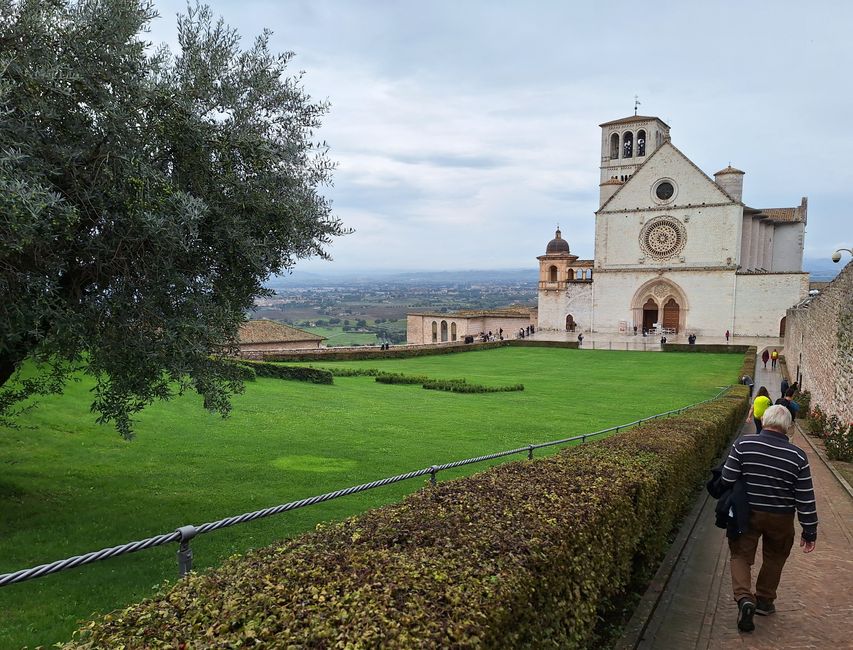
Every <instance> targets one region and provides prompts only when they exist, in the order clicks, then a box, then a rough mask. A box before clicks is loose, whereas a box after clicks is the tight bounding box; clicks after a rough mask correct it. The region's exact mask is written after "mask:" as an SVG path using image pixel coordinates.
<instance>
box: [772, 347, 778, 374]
mask: <svg viewBox="0 0 853 650" xmlns="http://www.w3.org/2000/svg"><path fill="white" fill-rule="evenodd" d="M778 360H779V350H776V349H774V350H773V352H771V353H770V367H771V368H773V370H776V362H777V361H778Z"/></svg>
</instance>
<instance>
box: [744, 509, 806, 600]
mask: <svg viewBox="0 0 853 650" xmlns="http://www.w3.org/2000/svg"><path fill="white" fill-rule="evenodd" d="M759 539H761V557H762V562H761V571H759V572H758V580H757V581H756V583H755V597H756V598H760V599H761V600H764V601H769V602H773V601H774V600H776V588H777V587H778V586H779V579H780V578H781V577H782V567H784V566H785V561H786V560H787V559H788V555H789V554H790V552H791V547H792V546H793V545H794V513H793V512H790V513H787V514H776V513H772V512H761V511H758V510H753V511H752V512H751V513H750V515H749V532H748V533H745V534H743V535H741V536H740V537H738V538H737V539H735V540H731V539H730V540H729V550H730V551H731V554H732V558H731V568H732V591H733V592H734V596H735V600H736V601H738V600H740V599H741V598H749V599H750V600H752V599H753V595H752V565H753V563H754V562H755V551H756V549H757V548H758V540H759Z"/></svg>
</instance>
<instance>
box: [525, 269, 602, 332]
mask: <svg viewBox="0 0 853 650" xmlns="http://www.w3.org/2000/svg"><path fill="white" fill-rule="evenodd" d="M593 283H594V281H593V282H585V283H577V284H569V286H568V289H567V290H566V291H565V292H562V291H541V292H540V293H539V325H538V327H539V329H544V330H558V331H561V332H563V331H565V330H566V316H567V315H569V314H571V316H572V318H573V319H574V322H575V323H576V325H577V327H576V331H579V332H580V331H589V330H590V329H591V327H592V285H593Z"/></svg>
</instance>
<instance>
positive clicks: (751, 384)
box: [740, 375, 755, 397]
mask: <svg viewBox="0 0 853 650" xmlns="http://www.w3.org/2000/svg"><path fill="white" fill-rule="evenodd" d="M740 383H742V384H743V385H744V386H749V396H750V397H752V389H753V388H754V387H755V382H754V381H752V377H750V376H749V375H744V376H743V377H741V378H740Z"/></svg>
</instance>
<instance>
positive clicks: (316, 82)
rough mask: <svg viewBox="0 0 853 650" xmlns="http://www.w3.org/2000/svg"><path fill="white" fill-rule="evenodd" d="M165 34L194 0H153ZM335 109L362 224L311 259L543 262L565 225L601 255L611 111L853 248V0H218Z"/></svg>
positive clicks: (812, 246)
mask: <svg viewBox="0 0 853 650" xmlns="http://www.w3.org/2000/svg"><path fill="white" fill-rule="evenodd" d="M155 2H156V6H157V8H158V10H159V12H160V14H161V17H160V18H159V19H158V20H157V21H155V23H154V25H153V26H152V32H151V38H152V40H155V41H165V42H168V43H172V44H174V42H175V15H176V13H177V12H178V11H183V10H184V8H185V7H186V3H185V2H183V1H177V0H155ZM209 4H210V5H211V6H212V8H213V9H214V11H215V13H218V14H219V15H221V16H223V17H224V18H225V20H226V22H227V23H229V24H230V25H232V26H234V27H235V28H237V29H238V31H239V32H240V34H241V35H243V38H244V42H245V43H246V44H247V45H248V44H249V43H250V42H251V38H253V37H254V36H255V35H257V34H258V33H259V32H260V31H261V30H262V29H264V28H269V29H271V30H273V32H274V36H273V40H272V43H273V46H274V48H275V49H277V50H280V51H284V50H292V51H294V52H295V53H296V55H297V56H296V58H295V59H294V68H293V69H294V71H297V70H304V71H305V73H306V75H305V85H306V87H307V89H308V91H309V92H310V93H311V95H312V96H313V97H315V98H316V99H327V100H328V101H329V102H330V103H331V110H330V112H329V114H328V116H327V117H326V120H325V122H324V127H323V129H322V131H321V133H320V137H321V138H322V139H325V140H326V141H327V142H328V143H329V145H330V147H331V156H332V158H333V159H335V160H336V161H337V163H338V169H337V171H336V173H335V184H334V187H333V188H331V189H330V190H329V191H328V192H329V195H330V196H331V197H332V199H333V201H334V207H335V211H336V213H337V215H338V216H339V217H340V218H341V219H342V220H343V221H344V222H345V224H346V225H348V226H350V227H351V228H354V229H355V233H354V234H352V235H349V236H347V237H344V238H342V239H339V240H337V241H336V242H335V244H334V245H333V246H332V247H331V249H330V252H331V253H332V255H333V257H334V262H332V263H329V262H324V261H322V260H312V261H304V262H300V263H299V264H298V266H297V268H298V269H301V270H305V271H312V272H327V271H345V270H354V269H362V270H367V269H370V270H374V269H377V270H378V269H381V270H395V269H430V270H437V269H448V270H449V269H469V268H470V269H474V268H476V269H489V268H523V267H535V265H536V260H535V257H536V255H540V254H542V253H543V252H544V248H545V244H546V243H547V242H548V240H549V239H551V237H553V234H554V229H555V226H556V224H557V223H559V224H560V227H561V228H562V230H563V236H564V237H565V238H566V239H568V240H569V243H570V245H571V247H572V252H573V253H575V254H578V255H580V256H581V257H592V256H593V235H594V211H595V210H596V208H597V207H598V174H599V170H598V165H599V156H600V151H599V148H600V137H601V135H600V129H599V127H598V125H599V124H600V123H601V122H605V121H608V120H612V119H617V118H620V117H625V116H628V115H631V114H633V106H634V95H638V96H639V98H640V102H641V106H640V114H645V115H656V116H659V117H661V118H662V119H663V120H664V121H665V122H667V123H668V124H669V125H670V127H671V128H672V130H671V135H672V141H673V143H674V144H675V145H676V146H677V147H679V148H680V149H681V150H682V151H683V152H684V153H685V154H687V155H688V156H689V157H690V158H691V159H692V160H693V161H694V162H695V163H697V164H698V165H699V167H701V168H702V169H703V170H704V171H705V172H706V173H708V174H713V173H714V172H715V171H717V170H718V169H721V168H722V167H725V166H726V165H727V164H729V163H731V164H732V165H733V166H735V167H738V168H739V169H742V170H744V171H745V172H746V176H745V179H744V200H745V202H746V203H747V204H748V205H751V206H754V207H786V206H794V205H798V204H799V202H800V197H801V196H808V197H809V223H808V228H807V235H806V255H807V256H808V257H817V258H824V259H825V258H827V257H828V256H829V255H830V254H831V252H832V251H833V250H834V249H835V248H836V247H838V246H842V245H844V246H847V247H850V246H851V245H853V122H848V118H849V116H850V115H851V112H853V89H851V84H850V79H851V72H850V71H851V70H853V47H851V46H850V43H849V38H850V31H851V28H853V3H850V2H847V1H846V0H838V1H837V2H821V1H816V2H809V3H804V2H802V1H801V0H799V1H797V2H788V1H779V0H776V1H764V2H759V1H754V2H740V1H738V2H729V1H725V0H724V1H722V2H716V3H707V2H703V3H699V2H690V1H681V2H645V3H642V2H636V0H633V1H629V2H622V1H606V0H600V1H598V2H592V1H590V2H583V3H581V2H567V1H565V0H564V1H562V2H561V1H553V2H551V1H548V2H545V1H542V2H531V1H528V2H522V1H521V0H518V1H515V2H508V1H501V0H490V1H473V0H472V1H463V0H456V1H455V2H450V1H444V0H428V1H426V2H425V1H424V0H419V1H417V2H416V1H413V0H412V1H408V0H406V1H399V2H392V1H390V0H386V1H379V0H376V1H371V0H348V1H345V0H328V1H326V0H239V1H237V0H212V1H211V2H210V3H209Z"/></svg>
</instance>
